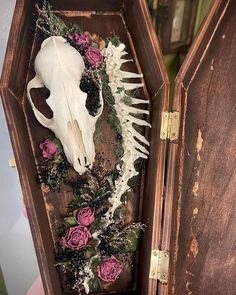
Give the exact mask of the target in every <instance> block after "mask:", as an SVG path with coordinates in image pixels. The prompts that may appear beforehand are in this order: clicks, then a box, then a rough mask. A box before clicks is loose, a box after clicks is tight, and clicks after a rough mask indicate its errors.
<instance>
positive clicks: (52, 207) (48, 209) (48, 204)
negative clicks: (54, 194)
mask: <svg viewBox="0 0 236 295" xmlns="http://www.w3.org/2000/svg"><path fill="white" fill-rule="evenodd" d="M45 207H46V210H47V212H48V213H49V212H53V211H54V206H53V204H52V203H50V202H47V203H45Z"/></svg>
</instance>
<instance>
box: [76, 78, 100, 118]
mask: <svg viewBox="0 0 236 295" xmlns="http://www.w3.org/2000/svg"><path fill="white" fill-rule="evenodd" d="M80 89H81V90H82V91H83V92H85V93H87V99H86V103H85V106H86V108H87V110H88V113H89V114H90V115H91V116H93V117H95V116H96V115H97V114H98V112H99V109H100V107H101V101H100V96H99V92H100V88H99V82H98V80H96V79H94V78H91V77H88V76H87V75H84V76H82V78H81V81H80Z"/></svg>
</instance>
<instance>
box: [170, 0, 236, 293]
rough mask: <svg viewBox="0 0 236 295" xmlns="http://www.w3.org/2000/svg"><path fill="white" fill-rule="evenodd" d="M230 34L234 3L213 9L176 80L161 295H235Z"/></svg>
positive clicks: (234, 44)
mask: <svg viewBox="0 0 236 295" xmlns="http://www.w3.org/2000/svg"><path fill="white" fill-rule="evenodd" d="M235 27H236V10H235V1H216V2H215V3H214V5H213V8H212V10H211V12H210V14H209V15H208V18H207V20H206V22H205V24H204V26H203V27H202V30H201V32H200V33H199V35H198V38H197V40H196V41H195V43H194V45H193V47H192V49H191V50H190V53H189V55H188V57H187V59H186V62H185V64H184V65H183V67H182V69H181V71H180V73H179V75H178V77H177V80H176V96H175V101H174V109H177V110H180V111H181V117H182V125H181V129H182V132H181V134H180V143H179V148H178V150H177V159H178V160H177V164H176V166H175V167H176V171H177V173H176V178H175V184H174V207H175V211H174V220H173V231H172V235H173V236H172V237H173V238H172V240H171V251H172V252H171V255H172V263H171V270H170V271H171V277H172V280H171V281H170V284H169V294H176V295H177V294H179V295H182V294H196V295H202V294H234V293H235V290H236V285H235V277H234V274H235V271H236V261H235V257H236V246H235V245H236V228H235V223H236V198H235V181H236V172H235V165H236V154H235V144H236V117H235V107H236V104H235V103H236V101H235V97H236V84H235V71H236V60H235V52H236V32H235ZM171 151H172V153H173V154H175V153H176V147H175V148H173V147H171ZM173 166H174V165H173ZM173 169H175V168H174V167H173V168H172V170H173Z"/></svg>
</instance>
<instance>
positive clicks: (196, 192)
mask: <svg viewBox="0 0 236 295" xmlns="http://www.w3.org/2000/svg"><path fill="white" fill-rule="evenodd" d="M198 190H199V182H198V181H196V182H195V183H194V186H193V189H192V192H193V194H194V197H197V196H198Z"/></svg>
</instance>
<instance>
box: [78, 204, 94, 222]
mask: <svg viewBox="0 0 236 295" xmlns="http://www.w3.org/2000/svg"><path fill="white" fill-rule="evenodd" d="M76 219H77V221H78V223H79V224H81V225H83V226H88V225H90V224H91V223H93V222H94V219H95V217H94V212H93V210H92V209H91V208H90V207H89V206H87V207H84V208H81V209H79V210H77V211H76Z"/></svg>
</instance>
